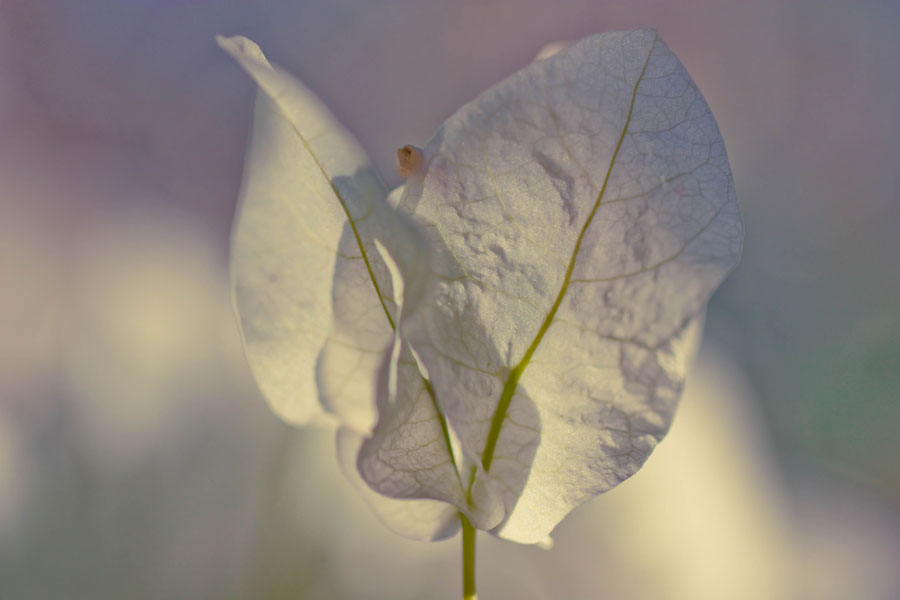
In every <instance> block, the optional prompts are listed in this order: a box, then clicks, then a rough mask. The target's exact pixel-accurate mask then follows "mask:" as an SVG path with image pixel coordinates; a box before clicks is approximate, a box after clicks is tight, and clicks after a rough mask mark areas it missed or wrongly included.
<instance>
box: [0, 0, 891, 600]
mask: <svg viewBox="0 0 900 600" xmlns="http://www.w3.org/2000/svg"><path fill="white" fill-rule="evenodd" d="M635 26H651V27H655V28H656V29H658V31H659V32H660V34H661V35H662V36H663V38H664V39H665V40H666V41H667V43H668V44H669V45H670V46H671V47H672V48H673V50H674V51H675V52H676V53H677V54H678V55H679V57H680V58H681V60H682V62H683V63H684V64H685V65H686V66H687V68H688V70H689V71H690V72H691V74H692V75H693V77H694V79H695V80H696V81H697V83H698V85H699V86H700V88H701V89H702V90H703V93H704V95H705V96H706V98H707V100H708V102H709V104H710V106H711V107H712V109H713V112H714V114H715V115H716V118H717V120H718V123H719V126H720V128H721V130H722V132H723V135H724V137H725V140H726V144H727V146H728V151H729V155H730V157H731V162H732V167H733V170H734V176H735V181H736V187H737V190H738V196H739V200H740V203H741V208H742V210H743V213H744V218H745V223H746V231H747V238H746V244H745V254H744V261H743V263H742V265H741V266H740V267H739V269H738V270H737V271H736V272H735V273H734V274H733V275H732V277H731V278H730V279H729V280H728V282H727V283H726V284H725V286H724V287H723V288H722V289H721V290H720V291H719V292H718V293H717V295H716V296H715V298H714V300H713V302H712V304H711V306H710V315H709V320H708V325H707V331H706V338H705V342H704V349H703V352H702V353H701V357H700V360H699V361H698V365H697V367H696V369H695V372H694V376H693V377H692V379H690V380H689V384H688V389H687V392H686V395H685V398H684V400H683V406H682V409H681V410H680V412H679V415H678V416H677V418H676V421H675V425H674V426H673V430H672V433H671V435H670V437H669V438H668V439H667V440H665V441H664V442H663V443H662V444H661V446H660V447H659V449H658V450H657V452H656V453H655V454H654V455H653V456H652V457H651V459H650V461H648V463H647V466H646V467H645V468H644V469H643V470H642V471H641V472H639V473H638V475H636V476H635V477H633V478H632V479H631V480H629V481H628V482H626V483H624V484H623V485H621V486H619V487H618V488H616V489H615V490H613V491H611V492H609V493H607V494H605V495H603V496H601V497H600V498H598V499H595V500H594V501H593V502H591V503H590V504H588V505H587V506H586V507H584V508H583V509H580V510H578V511H576V512H575V513H574V514H573V515H571V516H570V517H569V518H568V519H567V520H566V521H564V522H563V524H562V525H560V527H559V528H558V529H557V532H556V534H555V536H554V537H555V539H556V545H555V548H553V549H552V550H542V549H539V548H532V547H521V546H516V545H513V544H508V543H503V542H499V541H496V540H490V539H488V538H487V536H481V537H480V538H479V540H480V542H479V556H478V569H479V588H480V589H479V592H480V595H481V597H482V598H484V599H486V600H491V599H500V598H524V599H545V598H546V599H549V598H576V599H577V598H585V599H587V598H600V599H602V598H624V599H631V598H639V599H643V598H647V599H650V598H653V599H675V600H681V599H692V600H696V599H705V598H709V599H712V598H747V599H750V598H753V599H758V598H776V599H778V598H783V599H786V600H787V599H795V598H799V599H810V600H812V599H816V600H821V599H826V600H827V599H835V600H837V599H844V598H859V599H863V600H866V599H871V600H880V599H884V600H896V598H898V597H900V574H898V571H897V565H900V435H898V430H900V186H898V184H900V160H898V156H900V118H898V114H897V107H898V106H900V77H898V74H897V73H898V70H897V63H898V60H900V35H898V34H897V32H898V31H900V4H898V3H897V2H896V1H894V0H878V1H876V0H856V1H852V2H851V1H849V0H848V1H845V2H840V1H837V0H792V1H776V0H758V1H754V2H747V1H744V0H732V1H714V0H685V1H681V2H661V1H651V0H630V1H624V0H610V1H606V2H604V1H601V0H555V1H554V2H548V1H539V0H519V1H512V0H508V1H500V0H452V1H451V0H377V1H376V0H281V1H274V0H273V1H263V0H259V1H250V0H246V1H241V0H230V1H225V0H219V1H212V0H152V1H151V0H69V1H66V0H0V598H2V599H3V600H55V599H63V598H65V599H76V600H77V599H105V598H111V599H112V598H134V599H138V600H140V599H157V598H159V599H163V598H165V599H167V600H178V599H192V600H193V599H217V600H218V599H223V600H232V599H233V600H238V599H257V598H260V599H271V600H281V599H284V600H300V599H303V598H336V599H343V598H375V599H377V598H390V599H392V600H396V599H403V598H438V599H443V598H447V599H450V598H458V597H459V596H460V592H459V590H460V582H459V573H458V570H459V557H458V554H459V540H450V541H448V542H443V543H438V544H425V543H418V542H411V541H406V540H403V539H400V538H398V537H396V536H395V535H394V534H392V533H390V532H389V531H387V530H386V529H385V528H384V527H383V526H382V525H381V524H380V523H379V522H377V520H376V519H375V517H374V516H372V515H371V514H370V513H369V511H368V509H367V507H366V506H365V505H364V504H363V501H362V499H361V498H359V497H358V496H357V495H356V494H355V492H354V491H353V490H352V489H351V488H350V485H349V484H348V483H347V482H346V481H345V480H344V479H343V477H342V476H341V475H340V474H339V473H338V469H337V466H336V464H335V457H334V452H333V447H332V446H333V443H332V440H331V437H330V435H329V434H328V433H327V432H316V431H305V430H298V429H292V428H289V427H288V426H286V425H284V424H282V423H280V422H279V421H278V420H277V419H276V418H275V417H274V416H273V415H272V414H271V413H270V412H269V410H268V408H267V407H266V405H265V403H264V401H263V399H262V398H261V397H260V396H259V394H258V392H257V391H256V389H255V387H254V385H253V383H252V381H251V379H250V376H249V373H248V370H247V368H246V366H245V364H244V362H243V359H242V356H241V351H240V344H239V341H238V337H237V331H236V328H235V324H234V321H233V317H232V315H231V308H230V302H229V293H228V284H227V240H228V231H229V227H230V222H231V218H232V215H233V211H234V206H235V202H236V199H237V192H238V186H239V182H240V175H241V165H242V156H243V150H244V144H245V141H246V139H247V134H248V127H249V123H250V111H251V106H252V100H253V94H254V89H253V85H252V84H251V82H250V80H249V78H248V77H247V76H246V75H245V74H244V73H243V72H242V71H241V70H240V69H239V68H238V67H237V66H236V65H235V64H234V63H233V62H232V61H231V60H230V59H229V58H228V57H227V56H226V55H225V54H224V53H222V52H221V51H220V50H219V49H218V48H217V47H216V45H215V43H214V41H213V36H214V35H215V34H216V33H223V34H237V33H242V34H245V35H247V36H249V37H251V38H253V39H254V40H256V41H257V42H258V43H259V44H260V45H261V46H262V47H263V49H264V50H265V51H266V52H267V54H268V56H269V57H270V59H271V60H272V61H273V62H277V63H279V64H281V65H283V66H284V67H286V68H288V69H289V70H291V71H292V72H294V73H296V74H297V75H298V76H299V77H300V78H301V79H302V80H303V81H305V82H306V83H307V84H308V85H309V86H310V87H311V88H313V89H314V90H315V91H316V92H317V93H318V94H319V95H320V96H321V97H322V98H323V99H324V100H325V101H326V102H327V104H328V105H329V106H331V107H332V108H333V110H334V112H335V113H336V114H337V115H338V116H339V117H340V118H341V119H342V120H343V122H344V123H345V124H346V125H347V126H348V127H349V128H350V129H351V130H352V131H353V132H355V133H356V134H357V135H358V137H359V139H360V140H361V141H362V143H363V145H364V146H365V147H366V148H367V149H368V151H369V152H370V154H371V156H372V157H374V160H375V162H376V163H377V165H378V167H379V168H380V169H381V171H382V172H383V173H384V174H385V176H386V177H387V178H388V179H389V180H392V181H393V182H395V183H396V182H397V181H398V177H397V176H396V175H395V173H394V169H393V160H394V151H395V148H397V147H399V146H402V145H404V144H406V143H414V144H419V145H421V144H423V143H424V142H425V141H426V140H427V139H428V137H429V136H430V135H431V133H432V132H433V131H434V130H435V129H436V128H437V126H438V125H439V124H440V123H441V122H442V121H443V119H444V118H446V117H447V116H448V115H449V114H451V112H452V111H453V110H455V109H456V108H457V107H458V106H459V105H461V104H462V103H463V102H465V101H467V100H469V99H471V98H472V97H473V96H475V95H476V94H477V93H478V92H479V91H481V90H482V89H484V88H485V87H487V86H488V85H490V84H491V83H493V82H495V81H497V80H499V79H500V78H502V77H504V76H506V75H508V74H510V73H511V72H512V71H514V70H515V69H517V68H520V67H522V66H524V65H525V64H527V63H528V62H530V60H531V59H532V58H533V57H534V56H535V54H537V52H538V51H539V50H540V48H541V47H542V46H544V45H545V44H547V43H549V42H553V41H558V40H573V39H577V38H579V37H581V36H584V35H586V34H589V33H594V32H600V31H607V30H613V29H624V28H631V27H635Z"/></svg>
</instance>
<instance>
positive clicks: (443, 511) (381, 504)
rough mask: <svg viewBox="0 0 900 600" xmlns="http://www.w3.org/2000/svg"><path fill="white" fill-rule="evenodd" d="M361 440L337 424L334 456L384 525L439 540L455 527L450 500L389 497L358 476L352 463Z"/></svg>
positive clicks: (405, 533) (455, 515) (404, 533)
mask: <svg viewBox="0 0 900 600" xmlns="http://www.w3.org/2000/svg"><path fill="white" fill-rule="evenodd" d="M363 441H364V436H363V435H362V434H360V433H359V432H357V431H354V430H352V429H349V428H341V429H340V430H339V431H338V436H337V453H338V460H339V462H340V464H341V468H342V469H343V470H344V474H345V475H346V476H347V477H348V478H349V479H350V481H351V482H353V484H354V485H355V486H356V489H357V490H359V492H360V494H362V496H363V498H364V499H365V500H366V502H367V503H368V504H369V506H370V507H371V508H372V510H373V512H374V513H375V514H376V516H378V518H379V519H381V521H382V522H383V523H384V524H385V525H386V526H387V527H389V528H390V529H391V530H393V531H394V532H395V533H398V534H400V535H402V536H404V537H408V538H410V539H414V540H423V541H437V540H443V539H446V538H448V537H452V536H453V535H455V534H456V532H457V531H459V526H460V525H459V512H458V511H457V509H456V507H454V506H453V505H452V504H447V503H446V502H441V501H438V500H404V499H397V498H391V497H388V496H385V495H383V494H381V493H379V492H376V491H375V490H373V489H372V488H371V487H370V486H369V484H368V483H367V482H366V481H364V480H363V479H362V478H361V477H360V474H359V471H358V470H357V466H356V457H357V456H358V455H359V450H360V448H361V446H362V444H363Z"/></svg>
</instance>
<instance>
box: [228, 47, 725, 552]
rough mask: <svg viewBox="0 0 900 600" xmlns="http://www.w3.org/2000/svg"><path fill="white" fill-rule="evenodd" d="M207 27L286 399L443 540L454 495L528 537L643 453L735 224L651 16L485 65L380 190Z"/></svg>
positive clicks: (273, 361) (471, 511)
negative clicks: (501, 67)
mask: <svg viewBox="0 0 900 600" xmlns="http://www.w3.org/2000/svg"><path fill="white" fill-rule="evenodd" d="M220 44H221V45H222V47H223V48H225V49H226V50H227V51H228V52H229V53H230V54H232V55H233V56H234V57H235V58H236V59H237V60H238V61H239V62H240V63H241V64H242V65H243V66H244V68H245V69H247V71H248V72H249V73H250V74H251V76H253V78H254V79H255V80H256V82H257V83H258V84H259V86H260V90H261V91H260V94H259V96H258V100H257V108H256V115H255V123H254V132H253V139H252V142H251V145H250V149H249V151H248V155H247V167H246V172H245V179H244V189H243V192H242V200H241V208H240V213H239V215H238V217H237V220H236V226H235V230H234V239H233V244H232V263H233V268H234V277H235V295H236V302H237V310H238V314H239V315H240V321H241V327H242V331H243V335H244V340H245V346H246V350H247V357H248V360H249V362H250V365H251V367H252V369H253V371H254V374H255V376H256V378H257V380H258V382H259V384H260V387H261V388H262V390H263V392H264V394H265V395H266V397H267V398H268V399H269V401H270V402H271V404H272V405H273V407H274V408H275V410H276V411H278V412H279V413H280V414H281V415H282V416H284V417H285V418H286V419H288V420H290V421H292V422H296V423H300V422H308V421H312V420H315V419H317V418H318V419H323V418H324V419H326V420H329V419H330V420H332V421H335V422H337V423H338V427H339V431H338V449H339V455H340V456H341V460H342V463H343V464H344V465H345V467H346V469H347V471H348V475H349V476H350V477H351V479H354V480H355V481H358V482H359V484H360V486H359V487H360V489H361V490H362V491H363V493H364V495H365V496H366V497H367V499H369V501H370V502H371V504H372V506H373V507H374V508H375V510H376V512H378V514H379V515H380V516H381V517H382V518H383V519H384V520H385V521H386V522H387V523H388V525H390V526H391V527H392V528H394V529H395V530H397V531H398V532H400V533H402V534H404V535H407V536H410V537H416V538H419V539H439V538H442V537H446V536H448V535H452V534H453V533H455V531H456V530H457V529H458V527H459V517H458V516H457V515H458V513H462V514H464V515H466V517H467V518H468V519H469V520H470V521H471V522H472V523H473V524H474V525H475V526H476V527H477V528H479V529H484V530H489V531H491V532H493V533H494V534H496V535H499V536H500V537H503V538H506V539H509V540H513V541H517V542H523V543H536V542H539V541H541V540H543V539H545V538H546V536H547V535H548V534H549V533H550V531H552V529H553V528H554V527H555V526H556V524H557V523H559V521H561V520H562V519H563V518H564V517H565V515H566V514H568V513H569V512H570V511H571V510H572V509H573V508H575V507H576V506H578V505H580V504H582V503H584V502H585V501H587V500H589V499H590V498H592V497H593V496H595V495H597V494H599V493H601V492H603V491H605V490H608V489H609V488H611V487H613V486H615V485H616V484H618V483H619V482H621V481H622V480H624V479H625V478H627V477H629V476H630V475H632V474H633V473H634V472H635V471H636V470H637V469H638V468H640V466H641V465H642V464H643V462H644V461H645V460H646V459H647V457H648V456H649V454H650V452H651V451H652V450H653V448H654V446H655V445H656V444H657V443H658V442H659V440H660V439H661V438H662V437H663V436H664V435H665V433H666V431H667V430H668V428H669V425H670V423H671V420H672V416H673V414H674V411H675V407H676V404H677V401H678V397H679V395H680V393H681V389H682V386H683V382H684V377H685V373H686V371H687V366H688V362H689V359H690V357H691V354H692V351H693V348H694V347H695V345H696V344H695V342H696V340H697V338H698V334H699V330H700V327H701V323H702V318H703V311H704V307H705V305H706V302H707V301H708V299H709V296H710V295H711V294H712V292H713V291H714V290H715V288H716V287H717V286H718V285H719V283H720V282H721V281H722V280H723V279H724V277H725V276H726V274H727V273H728V271H729V270H730V269H731V268H732V267H733V266H734V265H735V264H736V263H737V261H738V258H739V255H740V250H741V240H742V226H741V220H740V215H739V213H738V208H737V202H736V199H735V193H734V187H733V181H732V177H731V172H730V169H729V166H728V159H727V157H726V154H725V146H724V143H723V141H722V138H721V135H720V134H719V131H718V128H717V127H716V124H715V121H714V120H713V117H712V114H711V113H710V111H709V107H708V106H707V105H706V102H705V101H704V100H703V98H702V96H701V95H700V92H699V91H698V90H697V88H696V86H695V85H694V83H693V82H692V81H691V79H690V77H689V76H688V74H687V72H686V71H685V69H684V67H683V66H682V65H681V64H680V63H679V62H678V59H677V58H676V57H675V56H674V54H672V52H671V51H670V50H669V49H668V47H667V46H666V45H665V44H664V43H663V42H662V40H660V39H659V37H658V36H657V34H656V33H655V32H653V31H650V30H635V31H627V32H616V33H607V34H602V35H595V36H591V37H588V38H585V39H584V40H582V41H580V42H578V43H577V44H575V45H573V46H571V47H570V48H567V49H565V50H562V51H561V52H559V53H558V54H556V55H554V56H553V57H551V58H548V59H545V60H541V61H538V62H535V63H533V64H532V65H530V66H528V67H526V68H525V69H523V70H522V71H520V72H519V73H517V74H515V75H513V76H512V77H510V78H509V79H506V80H505V81H503V82H501V83H499V84H497V85H496V86H494V87H492V88H491V89H489V90H488V91H486V92H485V93H483V94H482V95H481V96H479V97H478V98H476V99H475V100H473V101H472V102H470V103H468V104H466V105H465V106H463V107H462V108H461V109H460V110H459V111H458V112H457V113H456V114H455V115H453V116H452V117H451V118H450V119H449V120H448V121H447V122H446V123H444V125H443V126H442V127H441V128H440V129H439V130H438V132H437V133H436V134H435V136H434V137H433V138H432V139H431V141H430V142H429V143H428V144H427V145H426V146H425V148H424V150H423V152H422V156H421V157H419V156H418V155H417V154H416V155H415V156H414V158H416V159H418V158H421V164H419V161H418V160H413V161H412V162H411V164H412V165H413V166H414V167H415V168H412V169H410V171H411V172H410V173H409V179H408V180H407V182H406V185H405V186H404V188H402V189H400V190H395V192H393V193H392V194H391V195H390V197H388V194H387V192H386V191H385V189H384V186H383V185H382V184H381V183H380V181H379V179H378V178H377V176H376V175H375V174H374V171H373V169H372V167H371V165H370V164H369V162H368V160H367V159H366V157H365V156H364V154H363V152H362V151H361V150H360V149H359V146H358V144H357V143H356V142H355V141H354V140H353V138H352V137H351V136H350V135H349V134H348V133H347V132H345V131H344V130H343V129H342V128H341V127H340V126H339V125H338V124H337V123H336V122H335V120H334V118H333V117H332V116H331V115H330V114H329V113H328V112H327V110H326V109H325V108H324V107H322V105H321V104H320V103H319V102H318V100H316V99H315V97H314V96H313V95H312V94H311V93H310V92H308V91H307V90H306V89H305V88H304V87H303V86H302V85H301V84H300V83H299V82H297V81H296V80H294V79H293V78H291V77H290V76H289V75H286V74H284V73H283V72H281V71H279V70H277V69H274V68H273V67H271V66H270V65H269V64H268V63H267V62H266V61H265V58H264V57H263V56H262V53H261V52H260V51H259V49H258V48H257V47H256V46H255V45H254V44H252V42H249V41H248V40H246V39H245V38H229V39H223V38H220ZM324 415H328V416H327V417H325V416H324Z"/></svg>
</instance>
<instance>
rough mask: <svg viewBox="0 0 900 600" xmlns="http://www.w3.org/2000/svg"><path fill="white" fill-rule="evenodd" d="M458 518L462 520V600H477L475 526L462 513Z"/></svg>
mask: <svg viewBox="0 0 900 600" xmlns="http://www.w3.org/2000/svg"><path fill="white" fill-rule="evenodd" d="M459 520H460V521H461V522H462V547H463V548H462V549H463V556H462V564H463V600H478V596H477V595H476V594H475V528H474V527H472V524H471V523H470V522H469V519H467V518H466V515H464V514H462V513H460V514H459Z"/></svg>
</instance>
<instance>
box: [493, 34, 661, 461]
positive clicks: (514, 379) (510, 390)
mask: <svg viewBox="0 0 900 600" xmlns="http://www.w3.org/2000/svg"><path fill="white" fill-rule="evenodd" d="M655 44H656V41H655V40H654V43H653V44H652V45H651V46H650V52H648V53H647V60H646V61H644V66H643V68H642V69H641V73H640V75H638V78H637V81H636V82H635V84H634V90H633V91H632V93H631V104H630V105H629V107H628V115H627V116H626V117H625V125H624V126H623V127H622V135H620V136H619V141H618V142H617V143H616V148H615V150H614V151H613V155H612V158H611V159H610V161H609V168H608V169H607V170H606V177H605V178H604V179H603V185H602V186H601V188H600V193H599V194H598V195H597V200H596V202H594V207H593V208H592V209H591V212H590V213H589V214H588V216H587V219H586V220H585V222H584V226H582V228H581V232H580V233H579V234H578V239H577V240H576V241H575V247H574V249H573V250H572V258H571V259H570V260H569V266H568V267H567V268H566V274H565V277H564V278H563V282H562V286H561V287H560V289H559V293H558V294H557V296H556V301H554V302H553V306H551V307H550V311H549V312H548V313H547V316H546V317H545V318H544V322H543V323H542V324H541V328H540V329H539V330H538V332H537V335H535V336H534V340H532V342H531V345H530V346H528V350H526V351H525V355H524V356H522V360H521V361H519V364H517V365H516V366H515V367H513V369H512V370H511V371H510V372H509V376H508V377H507V378H506V383H504V384H503V392H502V393H501V394H500V400H498V401H497V408H495V409H494V415H493V417H492V418H491V428H490V430H489V431H488V436H487V442H486V443H485V445H484V452H483V453H482V455H481V466H482V467H484V470H485V471H490V469H491V464H492V462H493V460H494V452H495V450H496V449H497V440H498V439H499V438H500V429H501V427H503V420H504V419H505V418H506V413H507V411H508V410H509V405H510V403H511V402H512V398H513V394H515V392H516V387H517V386H518V385H519V379H520V378H521V377H522V373H524V372H525V367H527V366H528V363H529V361H531V357H532V356H533V355H534V353H535V351H536V350H537V347H538V345H539V344H540V343H541V340H542V339H543V338H544V334H546V333H547V330H548V329H550V325H551V324H552V323H553V319H554V318H555V317H556V312H557V311H558V310H559V307H560V305H562V301H563V298H564V297H565V295H566V291H567V290H568V289H569V282H570V281H571V279H572V272H573V271H574V270H575V261H576V259H577V258H578V252H579V250H580V249H581V243H582V242H583V241H584V236H585V234H586V233H587V230H588V228H589V227H590V226H591V222H592V221H593V219H594V215H595V214H596V213H597V210H598V209H599V208H600V205H601V204H602V203H603V196H604V194H605V193H606V186H607V185H608V184H609V177H610V175H611V174H612V170H613V166H614V165H615V164H616V157H618V155H619V150H620V149H621V148H622V142H623V141H624V140H625V135H626V134H627V133H628V126H629V125H630V124H631V115H632V113H633V112H634V101H635V99H636V98H637V90H638V86H639V85H640V83H641V80H642V79H643V78H644V73H645V72H646V71H647V65H648V64H649V62H650V54H652V52H653V46H654V45H655Z"/></svg>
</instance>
